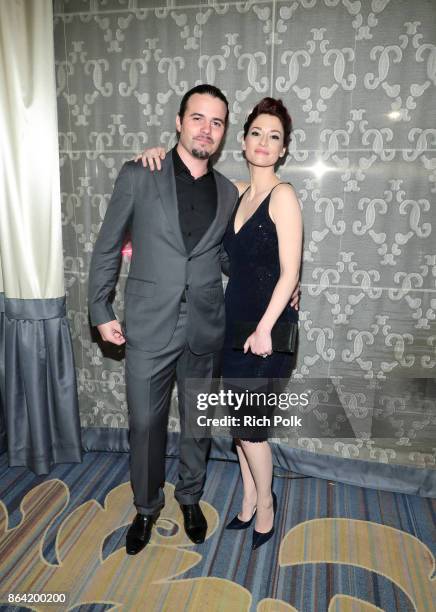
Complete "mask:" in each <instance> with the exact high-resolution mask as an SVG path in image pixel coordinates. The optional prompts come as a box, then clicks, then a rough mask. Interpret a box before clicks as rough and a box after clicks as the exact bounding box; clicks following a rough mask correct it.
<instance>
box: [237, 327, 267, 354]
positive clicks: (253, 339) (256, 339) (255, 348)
mask: <svg viewBox="0 0 436 612" xmlns="http://www.w3.org/2000/svg"><path fill="white" fill-rule="evenodd" d="M248 350H250V351H251V352H252V353H253V355H262V356H264V355H271V353H272V340H271V332H269V331H265V330H260V329H256V330H255V331H254V332H253V333H252V334H251V336H248V338H247V340H246V341H245V344H244V353H247V351H248Z"/></svg>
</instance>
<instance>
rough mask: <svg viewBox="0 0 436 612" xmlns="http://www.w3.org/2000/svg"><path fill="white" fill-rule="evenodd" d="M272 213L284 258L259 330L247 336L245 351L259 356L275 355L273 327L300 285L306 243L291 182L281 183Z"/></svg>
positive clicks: (276, 191) (272, 204)
mask: <svg viewBox="0 0 436 612" xmlns="http://www.w3.org/2000/svg"><path fill="white" fill-rule="evenodd" d="M270 216H271V218H272V220H273V221H274V223H275V226H276V231H277V237H278V243H279V260H280V277H279V280H278V281H277V284H276V286H275V287H274V291H273V293H272V296H271V299H270V302H269V304H268V307H267V309H266V310H265V312H264V314H263V316H262V318H261V320H260V321H259V323H258V325H257V328H256V331H255V332H254V333H253V334H251V336H249V338H247V341H246V343H245V346H244V351H245V352H247V351H248V349H249V348H250V349H251V352H252V353H254V354H256V355H265V354H271V352H272V344H271V330H272V328H273V327H274V325H275V323H276V321H277V319H278V318H279V316H280V315H281V314H282V312H283V310H284V308H285V306H286V305H287V304H288V303H289V299H290V297H291V295H292V294H293V292H294V289H295V288H296V287H297V285H298V278H299V274H300V264H301V249H302V242H303V222H302V215H301V210H300V205H299V203H298V199H297V196H296V194H295V191H294V189H293V188H292V187H291V186H290V185H279V186H277V187H276V188H275V189H274V191H273V193H272V195H271V201H270Z"/></svg>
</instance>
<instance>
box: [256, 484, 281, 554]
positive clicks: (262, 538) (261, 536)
mask: <svg viewBox="0 0 436 612" xmlns="http://www.w3.org/2000/svg"><path fill="white" fill-rule="evenodd" d="M272 498H273V512H274V517H273V526H272V527H271V529H270V530H269V531H267V532H266V533H261V532H260V531H256V530H255V529H254V530H253V542H252V545H251V550H256V548H259V546H262V544H265V542H268V540H269V539H271V538H272V536H273V534H274V521H275V519H276V512H277V497H276V494H275V493H274V491H273V492H272Z"/></svg>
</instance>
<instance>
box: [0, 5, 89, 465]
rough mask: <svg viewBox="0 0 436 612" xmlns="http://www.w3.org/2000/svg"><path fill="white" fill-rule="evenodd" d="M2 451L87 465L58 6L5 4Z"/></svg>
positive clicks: (0, 212) (0, 215) (19, 461)
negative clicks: (61, 138) (66, 254)
mask: <svg viewBox="0 0 436 612" xmlns="http://www.w3.org/2000/svg"><path fill="white" fill-rule="evenodd" d="M0 14H1V18H0V82H1V83H2V87H1V89H0V101H1V107H2V114H1V117H0V134H1V179H2V180H1V185H0V189H1V206H0V270H1V273H0V445H1V448H2V450H7V452H8V458H9V465H10V466H27V467H29V468H30V469H32V470H33V471H34V472H36V473H37V474H44V473H47V472H48V471H49V470H50V466H51V464H53V463H58V462H74V461H80V460H81V447H80V425H79V415H78V400H77V387H76V381H75V371H74V357H73V351H72V342H71V336H70V331H69V326H68V322H67V319H66V310H65V289H64V280H63V268H62V233H61V209H60V189H59V155H58V148H57V125H56V90H55V78H54V53H53V36H52V23H53V13H52V5H51V2H50V0H40V1H39V2H32V1H31V0H24V1H18V0H12V1H8V0H0Z"/></svg>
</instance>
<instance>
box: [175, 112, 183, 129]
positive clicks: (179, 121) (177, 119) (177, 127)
mask: <svg viewBox="0 0 436 612" xmlns="http://www.w3.org/2000/svg"><path fill="white" fill-rule="evenodd" d="M181 129H182V122H181V120H180V115H179V114H178V113H177V116H176V130H177V131H178V132H179V133H180V131H181Z"/></svg>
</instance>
